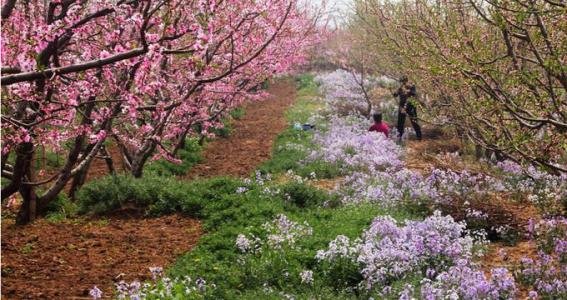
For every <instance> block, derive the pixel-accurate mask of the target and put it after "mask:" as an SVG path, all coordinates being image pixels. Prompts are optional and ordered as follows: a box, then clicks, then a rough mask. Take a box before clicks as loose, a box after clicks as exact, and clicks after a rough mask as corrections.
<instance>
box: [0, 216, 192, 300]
mask: <svg viewBox="0 0 567 300" xmlns="http://www.w3.org/2000/svg"><path fill="white" fill-rule="evenodd" d="M120 215H121V216H120V217H118V214H116V216H110V217H107V218H103V219H82V220H72V221H66V222H60V223H50V222H48V221H46V220H38V221H36V222H35V223H33V224H31V225H28V226H24V227H17V226H15V225H14V224H13V221H10V220H2V297H1V298H2V299H88V291H89V289H91V288H92V287H93V286H94V285H97V286H98V287H99V288H100V289H101V290H102V291H103V293H104V295H106V296H111V295H112V292H113V288H114V283H115V282H118V281H120V280H125V281H132V280H146V279H148V278H149V277H150V272H149V270H148V268H149V267H153V266H159V267H166V266H167V265H169V264H170V263H172V262H173V261H174V259H175V258H176V257H178V256H179V255H181V254H183V253H185V252H187V251H189V250H190V249H191V248H192V247H193V246H194V245H195V244H196V243H197V240H198V239H199V235H200V231H201V230H200V223H199V222H198V221H197V220H194V219H190V218H186V217H182V216H177V215H173V216H166V217H161V218H151V219H150V218H142V217H141V216H139V214H134V215H133V216H128V213H127V212H121V214H120Z"/></svg>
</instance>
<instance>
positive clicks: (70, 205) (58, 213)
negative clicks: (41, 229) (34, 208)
mask: <svg viewBox="0 0 567 300" xmlns="http://www.w3.org/2000/svg"><path fill="white" fill-rule="evenodd" d="M77 211H78V207H77V204H76V203H74V202H72V201H71V200H70V199H69V197H67V195H66V194H65V193H59V195H57V198H55V199H54V200H53V201H51V202H50V203H49V204H48V205H47V207H46V217H47V218H48V219H49V220H52V221H59V220H63V219H66V218H69V217H72V216H75V215H76V214H77Z"/></svg>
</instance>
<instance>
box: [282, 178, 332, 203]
mask: <svg viewBox="0 0 567 300" xmlns="http://www.w3.org/2000/svg"><path fill="white" fill-rule="evenodd" d="M281 192H282V194H283V195H284V199H285V200H287V201H289V202H291V203H293V204H295V205H297V206H299V207H315V206H322V205H323V204H324V203H325V202H327V201H329V200H331V199H330V196H329V194H328V193H326V192H325V191H323V190H320V189H318V188H316V187H313V186H309V185H306V184H303V183H298V182H289V183H286V184H284V185H283V186H282V187H281Z"/></svg>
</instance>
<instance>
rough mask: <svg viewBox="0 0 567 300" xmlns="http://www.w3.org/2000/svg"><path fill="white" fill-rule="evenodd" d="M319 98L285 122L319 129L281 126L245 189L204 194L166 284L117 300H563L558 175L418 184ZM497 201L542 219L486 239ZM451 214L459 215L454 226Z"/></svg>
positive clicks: (442, 175)
mask: <svg viewBox="0 0 567 300" xmlns="http://www.w3.org/2000/svg"><path fill="white" fill-rule="evenodd" d="M301 78H302V80H304V81H308V84H307V86H309V85H313V84H315V83H314V82H313V81H312V80H313V78H312V77H310V76H304V77H301ZM300 86H301V84H300ZM304 89H308V87H307V88H304ZM321 93H324V90H323V89H321ZM300 94H302V93H301V90H300ZM316 96H317V95H316V94H313V95H310V96H307V97H305V96H303V97H300V99H299V100H298V102H297V103H296V104H295V106H294V107H292V108H291V109H290V111H289V113H288V118H289V120H290V121H291V122H292V123H293V122H294V121H301V122H304V121H307V120H309V121H310V122H312V123H314V124H315V126H316V129H315V130H314V131H301V130H297V129H294V128H293V126H290V128H289V129H287V130H286V131H284V132H283V133H282V134H280V137H279V138H278V139H277V140H276V144H275V145H274V150H273V151H274V154H273V157H272V159H271V160H269V161H267V162H266V163H264V164H263V165H262V166H260V167H259V169H258V171H256V173H255V175H254V176H253V178H250V179H245V180H234V179H216V180H213V181H208V182H202V183H201V186H200V187H199V188H200V190H199V191H194V193H196V194H199V195H200V196H201V197H206V198H207V199H215V201H216V202H215V203H206V204H200V205H203V206H204V207H203V208H201V212H199V213H198V215H200V216H201V217H202V219H203V220H204V226H205V227H206V228H207V230H208V234H207V236H205V237H203V238H202V240H201V241H200V243H199V245H198V246H197V247H196V249H195V250H193V251H191V252H190V253H188V254H187V255H185V256H184V257H182V258H180V259H179V260H178V262H177V263H176V264H175V265H174V266H173V268H171V269H170V270H169V271H167V272H165V275H164V277H157V278H156V279H155V280H154V281H153V282H152V281H150V282H146V283H138V282H133V283H121V285H120V286H119V288H118V290H117V293H118V294H117V295H118V297H119V298H126V299H136V298H140V297H141V298H145V299H162V298H184V299H185V298H187V299H190V298H191V299H193V298H195V299H197V298H205V299H208V298H212V299H215V298H217V299H218V298H223V299H226V298H243V299H248V298H252V297H255V298H262V299H272V298H273V299H316V298H323V299H351V298H356V299H522V298H530V299H561V298H563V297H565V296H566V285H565V284H566V280H567V269H565V262H566V260H565V259H566V250H565V249H566V247H565V245H566V243H567V240H566V233H567V223H565V219H564V217H562V216H561V213H562V210H563V209H564V208H562V205H564V203H561V201H562V200H564V199H565V197H566V195H567V185H566V182H567V181H566V180H565V179H566V178H565V176H564V175H562V176H554V175H549V174H547V173H542V172H539V171H537V170H536V169H534V168H525V169H524V168H522V167H521V166H520V165H517V164H515V163H512V162H510V161H505V162H502V163H498V164H495V165H493V166H491V167H490V173H487V174H471V173H468V172H466V171H460V172H456V171H452V170H442V169H434V170H430V174H429V175H428V176H424V175H422V174H420V173H418V172H416V171H413V170H411V169H408V168H406V167H405V163H404V155H405V149H404V147H403V146H400V145H398V144H396V143H395V142H394V140H391V139H386V138H383V137H382V136H376V135H375V134H374V133H368V132H367V131H366V128H365V126H366V123H367V122H365V120H363V119H360V118H359V117H356V116H353V115H348V116H339V115H337V114H336V112H335V111H334V110H333V107H334V106H333V103H332V102H330V103H329V102H327V100H325V98H324V97H316ZM283 166H286V167H283ZM282 169H287V171H285V172H282V171H281V170H282ZM332 178H338V179H340V180H337V181H336V185H335V187H334V188H333V189H330V190H321V189H319V188H316V186H317V183H318V182H319V181H320V180H321V181H322V180H330V179H332ZM212 186H214V187H215V188H214V189H213V190H207V188H210V187H212ZM219 189H220V190H219ZM203 190H204V191H203ZM494 194H500V195H506V196H507V197H508V199H509V201H513V202H521V203H525V204H526V203H527V205H533V206H535V207H537V208H538V212H539V213H538V215H537V216H534V219H533V220H531V221H530V222H529V223H528V224H522V226H517V224H509V225H506V224H503V225H498V228H491V227H490V222H489V221H488V220H489V219H490V218H491V216H490V214H492V213H493V211H490V210H488V209H487V210H486V211H483V210H482V209H483V203H482V201H486V200H485V199H490V197H489V196H490V195H494ZM487 197H488V198H487ZM544 203H545V204H544ZM168 205H174V204H172V203H168ZM179 206H180V207H181V209H182V210H183V209H185V208H184V206H188V203H183V202H182V203H180V204H179ZM209 206H210V208H209ZM447 207H451V208H452V210H451V212H452V211H454V210H455V209H459V210H460V211H461V213H462V214H459V215H458V219H457V217H453V216H451V215H450V214H448V213H447V212H448V210H447ZM487 207H488V206H487ZM213 210H214V211H213ZM495 226H496V225H495ZM520 240H523V241H528V242H529V243H530V244H532V245H533V247H534V248H535V249H537V250H536V251H535V253H534V255H532V256H530V257H523V258H521V260H519V261H509V262H508V263H506V264H503V265H501V266H499V267H494V268H492V269H490V270H488V271H487V270H485V269H484V268H483V257H484V256H485V255H487V254H488V253H487V251H488V249H489V246H490V244H492V243H496V245H499V244H508V245H514V244H515V243H517V242H518V241H520ZM503 252H504V251H499V253H498V254H495V253H491V254H490V255H506V253H503ZM93 294H95V295H96V291H93Z"/></svg>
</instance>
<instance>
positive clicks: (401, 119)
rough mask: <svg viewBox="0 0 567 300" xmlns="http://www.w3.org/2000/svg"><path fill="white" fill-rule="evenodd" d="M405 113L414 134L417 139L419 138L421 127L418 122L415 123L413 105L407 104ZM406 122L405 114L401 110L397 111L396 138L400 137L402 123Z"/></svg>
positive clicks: (415, 111)
mask: <svg viewBox="0 0 567 300" xmlns="http://www.w3.org/2000/svg"><path fill="white" fill-rule="evenodd" d="M406 112H407V115H409V118H410V122H411V126H413V129H414V130H415V135H416V136H417V139H418V140H421V127H420V126H419V123H417V110H416V109H415V107H413V106H408V108H407V110H406ZM405 123H406V114H405V113H402V112H398V138H402V135H403V134H404V125H405Z"/></svg>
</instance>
